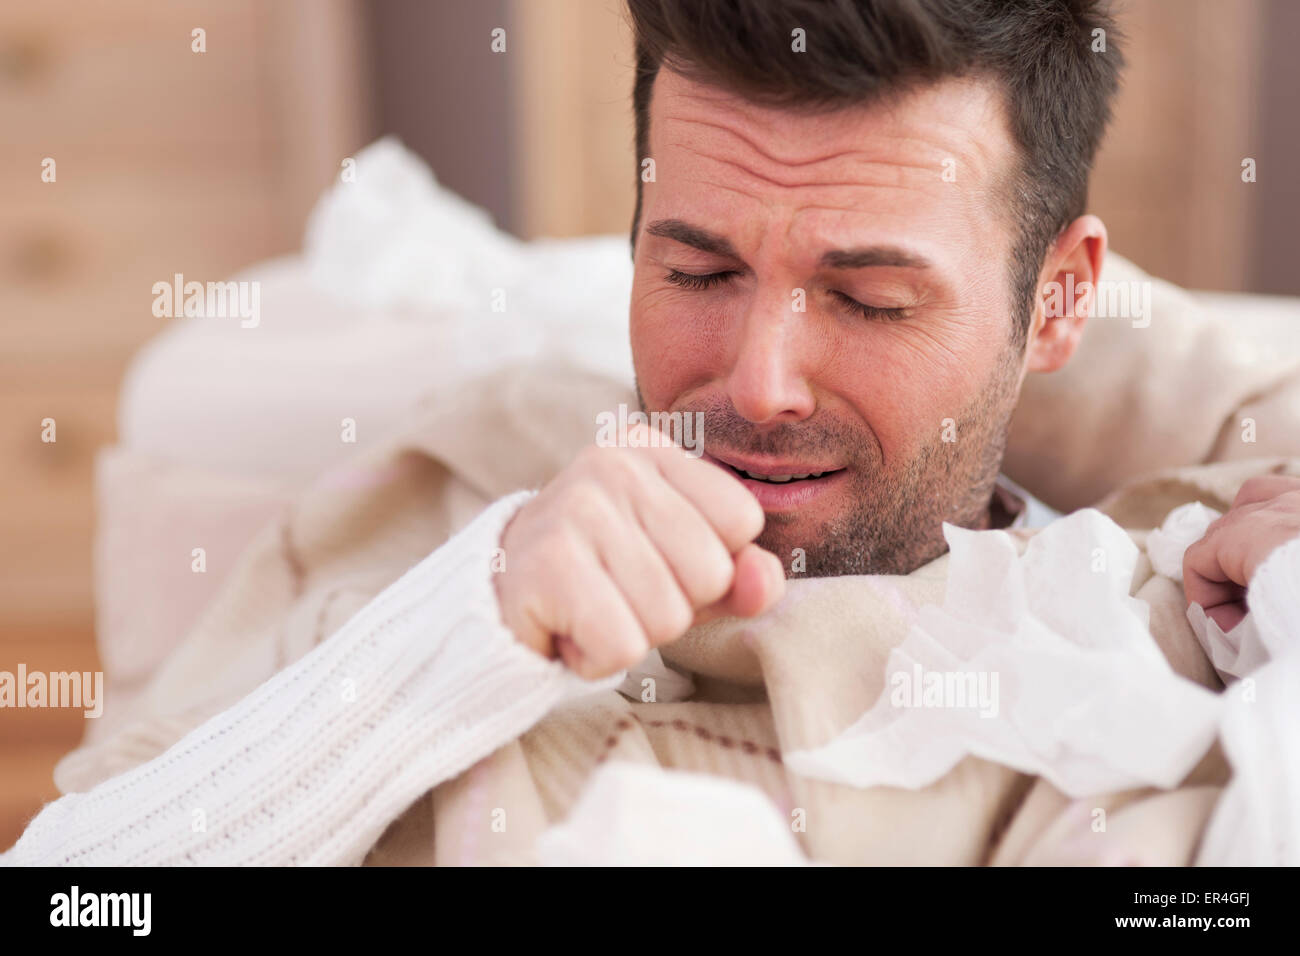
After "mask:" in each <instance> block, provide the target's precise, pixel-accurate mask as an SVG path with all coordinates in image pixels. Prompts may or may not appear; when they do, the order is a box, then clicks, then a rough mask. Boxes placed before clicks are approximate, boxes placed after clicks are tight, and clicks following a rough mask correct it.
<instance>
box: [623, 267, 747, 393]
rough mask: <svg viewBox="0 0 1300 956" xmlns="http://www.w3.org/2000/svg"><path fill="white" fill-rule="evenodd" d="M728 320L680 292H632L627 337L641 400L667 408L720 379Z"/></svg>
mask: <svg viewBox="0 0 1300 956" xmlns="http://www.w3.org/2000/svg"><path fill="white" fill-rule="evenodd" d="M725 329H726V321H725V318H724V317H723V316H722V315H721V314H718V313H716V312H715V311H711V310H710V309H708V308H701V304H700V303H699V301H698V300H696V301H692V302H686V301H684V296H683V295H682V294H681V293H680V292H679V291H678V290H676V289H663V288H656V289H651V290H649V291H646V292H644V293H643V292H642V290H641V289H639V288H637V287H636V286H634V287H633V290H632V304H631V309H630V311H629V334H630V337H631V344H632V363H633V366H634V368H635V370H636V376H637V382H638V384H639V385H640V386H641V394H642V397H644V398H645V400H646V403H647V405H649V406H650V407H651V408H669V407H671V406H672V405H673V404H674V402H675V401H677V399H678V398H679V397H680V396H681V395H682V394H683V393H684V392H686V391H688V390H689V389H691V388H693V387H695V386H697V385H700V384H702V383H704V382H707V381H709V380H710V379H712V378H713V377H715V375H716V374H717V371H718V369H717V367H718V365H719V364H720V357H721V356H723V355H724V354H725V349H726V342H725V335H724V332H725Z"/></svg>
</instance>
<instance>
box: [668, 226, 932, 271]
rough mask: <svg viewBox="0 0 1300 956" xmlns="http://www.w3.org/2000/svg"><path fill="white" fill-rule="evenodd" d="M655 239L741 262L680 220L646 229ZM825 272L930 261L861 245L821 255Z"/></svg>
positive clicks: (723, 243)
mask: <svg viewBox="0 0 1300 956" xmlns="http://www.w3.org/2000/svg"><path fill="white" fill-rule="evenodd" d="M645 231H646V232H647V233H649V234H650V235H652V236H659V237H661V238H663V239H671V240H673V241H674V242H680V243H681V244H682V245H686V246H690V247H692V248H694V249H699V250H700V251H701V252H708V253H712V254H713V255H718V256H727V257H729V258H732V259H739V258H740V255H739V254H738V253H737V252H736V247H735V246H733V245H732V244H731V242H730V240H728V239H727V238H726V237H725V236H720V235H718V234H717V233H714V232H709V231H708V230H707V229H701V228H700V227H699V226H692V225H691V224H690V223H688V222H683V221H682V220H680V219H659V220H656V221H655V222H652V223H650V224H649V225H648V226H646V229H645ZM821 265H822V268H824V269H866V268H869V267H871V266H893V267H896V268H901V269H928V268H930V265H931V263H930V261H929V260H928V259H926V258H924V257H922V256H918V255H915V254H914V253H911V252H908V251H907V250H906V249H900V248H899V247H898V246H862V247H859V248H854V249H831V250H830V251H828V252H825V253H823V254H822V257H821Z"/></svg>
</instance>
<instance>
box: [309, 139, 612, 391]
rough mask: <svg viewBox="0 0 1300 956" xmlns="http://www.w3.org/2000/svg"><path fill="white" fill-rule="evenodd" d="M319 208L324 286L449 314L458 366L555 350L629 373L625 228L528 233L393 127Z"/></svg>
mask: <svg viewBox="0 0 1300 956" xmlns="http://www.w3.org/2000/svg"><path fill="white" fill-rule="evenodd" d="M352 158H353V159H354V161H355V168H354V170H353V172H354V173H355V176H354V178H353V179H352V181H349V182H338V183H336V184H335V185H334V186H333V187H332V188H331V189H330V190H328V191H327V192H326V193H325V194H324V195H323V196H322V197H321V199H320V201H319V202H318V203H317V204H316V206H315V208H314V209H313V210H312V213H311V217H310V218H309V220H308V224H307V234H306V237H305V240H304V243H303V254H304V257H305V259H306V261H307V263H308V266H309V268H310V270H311V275H312V279H313V281H314V282H315V284H316V285H317V286H318V287H320V288H321V289H323V290H325V291H327V292H329V293H330V294H331V295H333V296H335V297H337V298H338V299H339V300H340V301H342V302H345V303H348V304H349V305H352V306H356V307H358V308H359V309H361V310H362V311H363V312H365V311H369V312H370V313H371V314H375V313H381V314H386V313H396V314H400V315H403V316H404V317H407V318H410V319H412V320H415V321H428V320H432V321H435V322H444V323H448V324H449V328H450V329H451V331H452V332H453V333H454V340H453V342H452V346H453V348H454V354H455V366H456V367H457V368H458V369H461V370H462V372H468V371H482V370H488V369H495V368H500V367H502V365H504V364H505V363H506V362H509V361H522V360H529V361H536V360H539V359H541V358H543V357H545V356H546V355H549V354H551V353H556V354H558V355H560V356H562V357H567V358H569V359H571V360H573V361H575V362H577V363H578V364H580V365H582V366H584V367H588V368H592V369H594V370H595V371H598V372H602V373H605V374H609V375H612V376H615V377H617V378H619V379H626V380H627V381H628V382H629V384H630V382H631V368H632V362H631V353H630V350H629V348H630V347H629V342H628V337H627V323H626V322H625V321H624V322H623V323H621V324H620V323H619V322H617V321H612V318H613V317H614V316H616V315H618V314H619V312H620V310H621V311H622V312H624V313H625V312H626V310H627V301H628V295H629V292H630V290H631V288H632V258H631V255H630V253H629V244H628V239H627V237H626V236H621V235H620V236H587V237H583V238H579V239H562V240H561V239H537V240H533V241H531V242H522V241H520V240H519V239H516V238H515V237H514V236H512V235H510V234H509V233H508V232H505V231H504V230H501V229H498V228H497V227H496V226H495V225H494V224H493V222H492V219H491V217H490V216H489V215H488V214H487V213H486V212H485V211H484V210H482V209H480V208H479V207H477V206H475V205H473V204H472V203H470V202H467V201H466V200H464V199H462V198H461V197H460V196H458V195H456V194H455V193H454V192H452V191H451V190H450V189H447V188H445V187H443V186H441V185H440V184H439V183H438V181H437V179H436V177H435V176H434V174H433V171H432V170H430V169H429V167H428V166H427V165H426V164H425V163H424V161H423V160H421V159H420V157H418V156H417V155H415V154H414V153H412V152H411V151H410V150H408V149H406V148H405V147H404V146H403V145H402V144H401V143H400V142H399V141H398V140H397V139H396V138H394V137H391V136H386V137H384V138H383V139H380V140H378V141H376V142H374V143H372V144H371V145H369V146H367V147H366V148H365V149H363V150H361V151H359V152H358V153H357V154H356V156H355V157H352Z"/></svg>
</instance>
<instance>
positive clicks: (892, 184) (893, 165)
mask: <svg viewBox="0 0 1300 956" xmlns="http://www.w3.org/2000/svg"><path fill="white" fill-rule="evenodd" d="M667 145H669V146H672V147H675V148H677V149H681V150H684V151H686V152H689V153H694V154H695V155H697V156H700V157H701V158H703V159H705V160H708V161H709V162H714V163H719V164H721V165H723V166H728V167H730V168H732V169H735V170H737V171H739V172H741V173H743V174H745V175H746V176H749V177H750V178H751V179H756V180H758V181H760V182H763V183H766V184H767V185H769V186H775V187H777V188H779V189H809V188H815V189H831V188H835V187H844V188H852V189H879V188H882V187H885V188H895V189H907V190H915V191H922V192H923V191H924V189H923V187H921V186H918V185H913V184H909V183H908V182H906V178H905V174H906V172H907V171H908V170H913V171H918V172H922V173H925V174H926V176H927V177H929V178H935V177H937V175H938V173H937V169H938V167H936V166H933V165H929V164H925V163H903V162H884V161H863V162H861V163H858V164H857V168H859V169H866V168H872V169H875V168H879V169H883V170H890V171H893V172H894V173H895V175H894V176H893V177H892V181H884V180H883V179H882V180H881V181H873V182H868V181H864V180H816V181H814V182H783V181H782V180H779V179H773V178H772V177H770V176H767V175H764V174H763V173H760V172H758V171H757V170H755V169H753V168H751V167H750V166H747V165H746V164H745V163H743V162H741V161H740V160H736V159H728V158H726V157H724V156H717V155H714V154H713V153H710V152H706V151H704V150H702V149H700V148H699V147H696V146H693V145H691V144H689V143H669V144H667ZM856 152H860V151H856Z"/></svg>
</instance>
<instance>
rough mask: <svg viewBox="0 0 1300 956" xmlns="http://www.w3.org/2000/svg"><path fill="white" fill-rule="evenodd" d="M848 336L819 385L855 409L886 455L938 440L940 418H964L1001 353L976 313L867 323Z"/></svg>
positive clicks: (904, 453) (908, 455)
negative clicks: (919, 320) (944, 318)
mask: <svg viewBox="0 0 1300 956" xmlns="http://www.w3.org/2000/svg"><path fill="white" fill-rule="evenodd" d="M851 338H852V339H853V340H854V341H852V342H851V343H845V346H844V347H842V348H840V349H838V350H837V353H836V360H835V361H834V362H833V363H831V364H830V365H828V367H827V368H826V370H825V375H824V377H823V379H822V382H821V384H822V387H823V388H826V389H828V390H830V391H833V392H836V393H838V394H839V395H840V396H841V397H842V398H844V399H846V400H847V401H848V402H849V403H850V404H851V405H852V406H853V407H854V408H855V409H857V411H858V414H860V415H861V416H862V417H863V419H865V420H866V421H867V422H868V423H869V424H870V425H871V429H872V431H873V432H875V434H876V438H877V440H878V441H879V442H880V445H881V447H882V449H883V450H884V452H885V456H886V458H887V459H888V458H894V459H897V458H904V459H910V458H911V457H913V455H914V454H915V451H916V449H917V448H919V447H920V446H921V445H923V444H925V443H926V442H929V441H934V440H938V437H939V436H940V434H941V432H942V430H943V427H944V426H943V420H944V419H945V418H951V419H953V420H954V421H961V420H962V418H963V416H964V415H965V414H966V412H967V409H969V408H970V406H971V405H972V404H975V403H977V402H978V400H979V398H980V392H981V391H982V390H984V389H985V388H986V387H987V385H988V381H989V376H990V375H991V374H992V371H993V368H994V365H995V364H996V363H997V361H998V359H999V358H1000V354H1001V353H1000V351H999V350H997V349H995V348H993V347H991V341H992V338H993V336H992V335H991V334H989V332H988V330H987V328H985V327H984V326H983V325H982V324H977V323H975V322H974V321H973V320H971V321H958V320H952V321H941V320H938V319H936V318H934V317H927V320H926V321H925V324H920V323H916V324H911V325H901V324H900V325H899V326H895V327H890V326H885V325H870V326H866V327H863V328H861V329H859V330H858V332H857V333H856V334H855V335H853V336H851Z"/></svg>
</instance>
